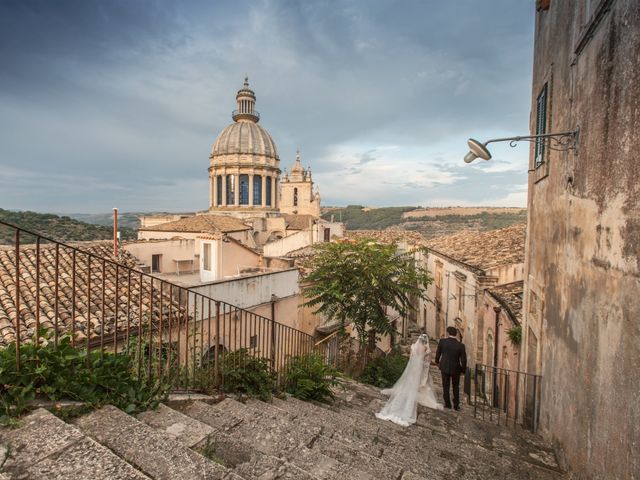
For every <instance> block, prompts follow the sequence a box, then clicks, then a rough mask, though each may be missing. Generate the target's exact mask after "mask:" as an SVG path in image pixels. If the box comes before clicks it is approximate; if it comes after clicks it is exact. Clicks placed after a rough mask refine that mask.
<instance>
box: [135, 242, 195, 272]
mask: <svg viewBox="0 0 640 480" xmlns="http://www.w3.org/2000/svg"><path fill="white" fill-rule="evenodd" d="M122 248H124V249H125V250H126V251H128V252H129V253H131V254H132V255H133V256H134V257H136V258H137V259H138V260H140V261H141V262H142V263H144V264H145V265H146V266H148V267H151V261H152V257H153V255H160V272H161V273H176V268H177V265H176V262H175V261H174V260H178V259H179V260H188V259H192V260H193V265H192V264H191V263H189V262H181V263H180V269H181V271H187V270H188V271H191V269H192V268H193V270H194V271H196V272H197V271H198V261H197V258H196V257H195V256H194V254H195V252H196V251H195V240H187V239H180V240H166V241H147V242H132V243H125V244H124V245H123V246H122Z"/></svg>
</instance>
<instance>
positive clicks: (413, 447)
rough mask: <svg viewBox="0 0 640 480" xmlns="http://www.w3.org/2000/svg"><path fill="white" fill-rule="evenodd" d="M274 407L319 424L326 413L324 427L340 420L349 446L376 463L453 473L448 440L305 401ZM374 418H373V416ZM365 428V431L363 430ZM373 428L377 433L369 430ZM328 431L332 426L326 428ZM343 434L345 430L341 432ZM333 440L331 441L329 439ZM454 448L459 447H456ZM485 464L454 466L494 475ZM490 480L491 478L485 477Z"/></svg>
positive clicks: (445, 475) (431, 472) (443, 475)
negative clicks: (348, 436)
mask: <svg viewBox="0 0 640 480" xmlns="http://www.w3.org/2000/svg"><path fill="white" fill-rule="evenodd" d="M274 402H276V403H275V405H276V406H278V407H281V408H283V409H287V410H288V411H290V412H291V411H297V412H299V415H300V416H301V417H302V416H304V417H305V418H307V420H308V421H312V422H313V421H314V420H313V419H315V421H316V422H322V421H325V419H326V418H327V414H330V417H332V420H330V421H327V422H326V423H327V424H332V425H335V424H339V422H340V419H342V423H343V424H344V425H350V426H349V427H347V429H349V428H352V429H353V434H354V437H353V438H352V441H351V445H356V446H357V447H356V448H361V449H362V450H364V451H368V452H372V454H373V452H375V455H376V456H378V457H379V461H380V460H381V461H382V462H384V463H386V464H389V465H402V466H404V467H405V468H406V469H407V470H410V471H412V472H414V473H416V474H420V475H438V477H436V478H448V476H449V475H451V474H452V470H451V467H450V466H449V465H448V464H447V463H446V462H443V461H442V459H443V457H445V458H446V455H447V454H448V453H449V451H450V450H451V447H449V448H447V443H448V442H447V439H446V437H444V436H441V437H433V438H430V439H425V438H424V437H417V438H416V437H414V436H412V435H406V432H407V429H402V427H399V428H400V429H401V430H398V431H395V432H393V431H391V430H392V429H393V427H392V428H391V429H388V428H387V427H389V426H390V425H394V426H395V424H390V423H389V422H382V421H380V420H377V419H375V421H374V419H373V418H367V419H366V420H359V419H358V417H354V418H355V419H356V420H355V423H354V420H353V419H352V418H351V417H350V416H349V415H348V414H347V415H344V414H339V415H338V416H337V417H336V413H337V412H332V411H331V410H329V409H326V408H324V409H323V408H322V407H320V406H319V405H314V404H311V403H308V402H302V401H300V400H297V399H295V398H289V399H288V400H287V401H277V400H274ZM374 418H375V417H374ZM365 426H368V428H362V427H365ZM372 427H373V428H375V429H376V430H373V429H372ZM328 428H331V427H328ZM343 434H344V430H343ZM331 440H333V438H332V439H331ZM424 445H429V448H428V449H425V448H424ZM456 448H458V447H457V446H456ZM486 463H487V462H483V461H480V462H477V461H476V462H475V463H472V462H469V461H468V460H467V459H466V458H460V459H459V460H458V461H457V465H458V466H459V465H463V466H465V465H466V466H467V467H470V468H471V467H473V468H474V470H476V471H478V472H480V473H483V474H485V475H492V474H495V473H496V472H495V470H494V468H493V467H492V466H491V465H487V464H486ZM459 478H462V479H465V478H475V476H473V475H470V476H465V475H464V474H462V475H461V476H460V477H459ZM486 478H491V477H486Z"/></svg>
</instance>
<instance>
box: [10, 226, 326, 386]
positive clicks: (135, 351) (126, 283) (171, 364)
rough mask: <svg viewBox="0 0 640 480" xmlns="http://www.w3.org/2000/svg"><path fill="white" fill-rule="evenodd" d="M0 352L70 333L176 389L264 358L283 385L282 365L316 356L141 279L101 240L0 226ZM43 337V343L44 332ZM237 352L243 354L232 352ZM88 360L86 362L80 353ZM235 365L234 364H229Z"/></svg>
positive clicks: (249, 319)
mask: <svg viewBox="0 0 640 480" xmlns="http://www.w3.org/2000/svg"><path fill="white" fill-rule="evenodd" d="M0 238H4V239H7V238H11V239H12V240H11V243H10V244H9V245H0V348H3V347H6V346H7V345H9V344H13V343H15V346H16V364H17V368H18V369H19V368H20V359H21V349H22V348H23V346H24V345H25V343H29V342H32V343H35V344H39V343H41V342H43V341H52V342H54V343H55V345H57V344H58V342H59V341H60V339H61V337H62V336H63V335H68V336H69V337H70V340H71V342H72V343H73V345H74V346H76V347H79V348H83V349H84V350H86V352H87V353H89V352H91V351H94V350H96V349H99V351H100V352H102V353H104V352H114V353H128V354H130V355H132V357H133V358H134V359H135V361H136V372H135V373H136V374H137V376H138V378H141V379H145V380H162V381H166V382H169V383H170V384H171V385H172V387H173V388H174V389H176V390H198V389H202V388H205V387H210V386H217V387H219V388H223V387H224V368H222V366H224V365H226V364H227V363H228V362H229V361H233V362H242V361H243V359H244V358H250V357H257V358H262V359H265V360H266V361H267V362H268V363H269V364H270V365H271V367H272V369H273V371H274V372H277V373H278V381H280V382H282V381H283V379H284V378H286V375H284V373H285V369H286V366H287V359H288V358H289V357H291V356H297V355H303V354H307V353H311V352H314V351H318V350H319V349H318V348H316V347H315V342H314V338H313V337H312V336H311V335H308V334H306V333H304V332H302V331H300V330H297V329H295V328H292V327H289V326H287V325H284V324H282V323H279V322H277V321H275V318H274V314H275V308H273V305H274V304H272V318H267V317H265V316H262V315H259V314H256V313H254V312H251V311H249V310H245V309H242V308H239V307H236V306H234V305H230V304H228V303H225V302H223V301H219V300H216V299H213V298H209V297H207V296H204V295H201V294H199V293H195V292H192V291H190V290H188V289H186V288H183V287H180V286H178V285H176V284H173V283H171V282H168V281H166V280H162V279H159V278H156V277H154V276H152V275H150V274H147V273H143V272H142V271H140V270H138V269H137V268H135V264H136V261H135V259H134V258H133V257H132V256H130V255H129V254H128V253H126V252H121V253H120V254H119V256H118V258H114V257H113V255H112V254H111V253H110V251H111V247H110V244H109V243H108V242H100V243H92V244H90V245H87V244H83V245H70V244H65V243H61V242H58V241H56V240H54V239H51V238H47V237H44V236H42V235H39V234H37V233H34V232H30V231H27V230H24V229H22V228H20V227H18V226H16V225H12V224H9V223H6V222H3V221H0ZM45 330H48V332H49V333H48V334H47V335H45V336H43V335H42V332H43V331H45ZM239 350H243V351H244V352H245V354H246V355H240V356H238V355H233V353H234V352H238V351H239ZM87 357H88V356H87ZM236 366H239V365H236Z"/></svg>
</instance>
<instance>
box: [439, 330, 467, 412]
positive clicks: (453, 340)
mask: <svg viewBox="0 0 640 480" xmlns="http://www.w3.org/2000/svg"><path fill="white" fill-rule="evenodd" d="M447 334H448V335H449V337H448V338H443V339H441V340H440V342H439V343H438V350H436V365H439V366H440V372H441V373H442V388H443V390H444V406H445V408H451V397H450V396H449V385H450V384H453V408H454V409H455V410H460V374H461V373H462V372H465V371H466V370H467V352H466V351H465V349H464V343H462V342H459V341H458V338H457V336H458V329H457V328H456V327H447Z"/></svg>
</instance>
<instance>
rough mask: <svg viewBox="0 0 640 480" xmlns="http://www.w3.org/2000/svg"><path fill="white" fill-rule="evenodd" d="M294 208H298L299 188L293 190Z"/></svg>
mask: <svg viewBox="0 0 640 480" xmlns="http://www.w3.org/2000/svg"><path fill="white" fill-rule="evenodd" d="M293 206H294V207H297V206H298V189H297V188H294V189H293Z"/></svg>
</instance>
